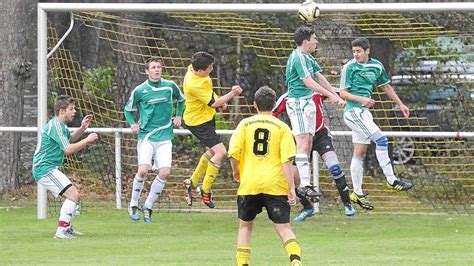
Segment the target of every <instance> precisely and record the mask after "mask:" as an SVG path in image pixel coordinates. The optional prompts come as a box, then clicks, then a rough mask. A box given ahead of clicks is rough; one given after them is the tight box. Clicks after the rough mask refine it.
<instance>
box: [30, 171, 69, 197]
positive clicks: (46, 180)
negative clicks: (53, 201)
mask: <svg viewBox="0 0 474 266" xmlns="http://www.w3.org/2000/svg"><path fill="white" fill-rule="evenodd" d="M38 184H41V185H43V186H44V187H45V188H46V189H47V190H49V191H51V193H52V194H53V196H54V197H57V196H59V195H62V194H63V193H64V192H65V191H66V190H67V189H68V188H69V187H71V186H72V183H71V180H69V178H67V176H66V175H64V174H63V173H62V172H61V171H59V170H58V169H54V170H53V171H51V172H50V173H49V174H47V175H45V176H43V177H42V178H40V180H38Z"/></svg>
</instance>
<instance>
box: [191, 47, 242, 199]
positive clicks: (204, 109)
mask: <svg viewBox="0 0 474 266" xmlns="http://www.w3.org/2000/svg"><path fill="white" fill-rule="evenodd" d="M213 64H214V57H213V56H212V55H210V54H208V53H206V52H197V53H195V54H194V55H193V56H192V58H191V65H190V66H189V67H188V72H187V73H186V76H185V77H184V82H183V91H184V95H185V98H186V107H185V109H184V115H183V119H184V124H185V125H186V127H187V128H188V129H189V131H191V133H192V134H193V135H194V136H196V137H197V138H198V139H199V141H200V142H201V144H202V145H204V146H205V147H206V148H207V151H206V152H205V153H204V154H203V155H202V156H201V158H200V160H199V163H198V165H197V167H196V170H194V173H193V174H192V176H191V178H189V179H186V180H184V184H185V186H186V194H185V199H186V202H187V203H188V205H190V206H191V205H192V204H193V197H192V189H193V188H195V187H197V185H198V183H199V181H200V179H201V178H202V177H203V176H204V179H203V182H202V187H200V188H198V191H200V193H201V197H202V201H203V202H204V204H206V205H207V206H208V207H209V208H214V202H212V192H211V188H212V185H213V184H214V181H215V179H216V176H217V174H218V173H219V168H220V166H221V163H222V161H223V160H224V158H225V157H226V156H227V150H226V148H225V146H224V144H223V143H222V141H221V140H220V138H219V135H217V133H216V122H215V119H214V115H215V114H216V110H215V108H225V107H226V103H227V102H228V101H230V100H231V99H232V98H234V97H235V96H237V95H240V93H242V88H240V86H233V87H232V89H231V91H230V92H229V93H227V94H226V95H224V96H222V97H218V96H217V94H215V93H214V91H213V90H212V80H211V78H210V77H209V74H210V73H211V72H212V70H213Z"/></svg>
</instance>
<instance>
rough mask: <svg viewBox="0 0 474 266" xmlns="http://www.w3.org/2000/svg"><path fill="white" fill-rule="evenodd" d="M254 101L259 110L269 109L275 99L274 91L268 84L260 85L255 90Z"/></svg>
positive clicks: (271, 107)
mask: <svg viewBox="0 0 474 266" xmlns="http://www.w3.org/2000/svg"><path fill="white" fill-rule="evenodd" d="M254 99H255V103H256V104H257V107H258V110H259V111H264V112H265V111H271V110H272V109H273V106H274V104H275V101H276V93H275V91H274V90H272V88H270V87H268V86H262V87H260V88H259V89H258V90H257V91H256V92H255V97H254Z"/></svg>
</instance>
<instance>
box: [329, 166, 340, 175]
mask: <svg viewBox="0 0 474 266" xmlns="http://www.w3.org/2000/svg"><path fill="white" fill-rule="evenodd" d="M328 170H329V173H331V175H332V176H340V175H341V174H342V169H341V165H340V164H334V165H332V166H330V167H329V168H328Z"/></svg>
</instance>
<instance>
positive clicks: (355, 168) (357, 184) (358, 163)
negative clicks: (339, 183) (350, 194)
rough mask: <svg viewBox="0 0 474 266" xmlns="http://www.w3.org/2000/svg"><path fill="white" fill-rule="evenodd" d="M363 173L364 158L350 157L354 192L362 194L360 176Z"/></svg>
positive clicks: (361, 176)
mask: <svg viewBox="0 0 474 266" xmlns="http://www.w3.org/2000/svg"><path fill="white" fill-rule="evenodd" d="M363 175H364V158H361V157H352V161H351V178H352V187H353V190H354V193H356V194H357V195H364V193H363V192H362V178H363Z"/></svg>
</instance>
